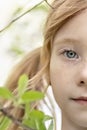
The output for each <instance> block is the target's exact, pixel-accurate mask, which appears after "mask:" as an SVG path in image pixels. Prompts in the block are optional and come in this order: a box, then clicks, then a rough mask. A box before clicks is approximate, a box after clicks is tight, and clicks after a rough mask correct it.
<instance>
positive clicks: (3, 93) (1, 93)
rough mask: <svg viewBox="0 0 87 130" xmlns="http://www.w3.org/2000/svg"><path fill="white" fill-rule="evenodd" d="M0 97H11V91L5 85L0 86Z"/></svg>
mask: <svg viewBox="0 0 87 130" xmlns="http://www.w3.org/2000/svg"><path fill="white" fill-rule="evenodd" d="M0 97H2V98H5V99H13V95H12V93H11V92H10V91H9V90H8V89H7V88H5V87H0Z"/></svg>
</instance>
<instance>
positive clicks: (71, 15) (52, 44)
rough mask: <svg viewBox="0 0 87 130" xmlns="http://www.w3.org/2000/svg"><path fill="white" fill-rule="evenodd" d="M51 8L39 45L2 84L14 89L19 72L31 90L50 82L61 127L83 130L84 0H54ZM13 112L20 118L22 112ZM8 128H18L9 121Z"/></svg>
mask: <svg viewBox="0 0 87 130" xmlns="http://www.w3.org/2000/svg"><path fill="white" fill-rule="evenodd" d="M52 7H53V8H52V9H51V11H50V13H49V16H48V19H47V22H46V26H45V33H44V44H43V46H42V47H41V48H38V49H36V50H34V51H32V52H31V53H29V54H28V55H27V56H25V57H24V59H23V60H21V61H20V63H19V64H18V65H17V66H16V67H15V68H14V70H13V72H12V73H11V75H10V76H9V78H8V80H7V82H6V86H7V87H8V88H9V89H10V90H11V91H13V92H14V91H15V89H16V87H17V81H18V79H19V77H20V75H21V74H23V73H26V74H27V75H28V76H29V79H30V82H29V85H28V87H30V88H31V89H36V90H38V91H44V89H45V86H46V85H47V86H49V85H51V87H52V90H53V93H54V97H55V100H56V102H57V104H58V105H59V107H60V109H61V115H62V126H61V130H87V0H54V2H53V4H52ZM14 113H15V114H16V115H17V117H20V118H22V116H23V113H24V112H22V111H21V110H18V111H17V110H15V111H14ZM56 114H57V113H56ZM9 130H19V127H18V126H16V125H15V124H12V125H11V126H10V128H9Z"/></svg>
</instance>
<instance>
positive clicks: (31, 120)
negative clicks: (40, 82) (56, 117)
mask: <svg viewBox="0 0 87 130" xmlns="http://www.w3.org/2000/svg"><path fill="white" fill-rule="evenodd" d="M27 84H28V77H27V76H26V75H25V74H24V75H22V76H21V77H20V78H19V81H18V87H17V88H18V89H17V91H18V93H17V95H16V96H14V95H13V93H12V92H11V91H10V90H8V89H7V88H6V87H0V97H1V98H3V99H7V100H8V101H9V102H11V104H10V105H8V106H1V107H0V112H1V116H0V121H1V124H2V125H0V129H2V130H6V129H7V127H8V126H9V125H10V123H11V122H13V123H14V124H16V125H18V126H20V127H21V128H23V129H24V130H53V121H52V122H51V123H50V125H49V128H48V129H47V128H46V126H45V122H46V121H48V120H53V118H52V117H51V116H49V115H46V114H45V113H44V112H42V111H40V110H37V109H35V108H34V107H32V106H31V104H32V103H35V102H37V101H39V100H41V99H43V98H44V94H43V93H42V92H39V91H35V90H30V91H26V90H27ZM15 108H18V110H19V109H22V110H23V111H24V116H23V118H22V119H21V120H20V119H16V117H14V116H13V115H12V114H10V110H12V109H15ZM3 116H4V117H3ZM50 128H51V129H50Z"/></svg>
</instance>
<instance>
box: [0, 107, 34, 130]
mask: <svg viewBox="0 0 87 130" xmlns="http://www.w3.org/2000/svg"><path fill="white" fill-rule="evenodd" d="M0 111H1V112H2V113H3V114H4V115H5V116H7V117H8V118H9V119H10V120H12V121H13V123H15V124H16V125H19V126H20V127H22V128H23V129H24V130H34V129H31V128H29V127H27V126H26V125H24V124H22V122H21V120H19V119H16V118H15V117H13V116H12V115H11V114H9V113H8V112H7V111H6V109H3V108H0Z"/></svg>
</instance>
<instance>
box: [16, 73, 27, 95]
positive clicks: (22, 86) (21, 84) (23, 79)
mask: <svg viewBox="0 0 87 130" xmlns="http://www.w3.org/2000/svg"><path fill="white" fill-rule="evenodd" d="M27 83H28V76H27V75H25V74H23V75H22V76H20V78H19V81H18V94H19V97H21V96H22V94H23V93H24V92H25V90H26V87H27Z"/></svg>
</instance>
